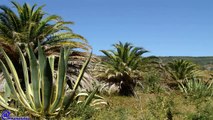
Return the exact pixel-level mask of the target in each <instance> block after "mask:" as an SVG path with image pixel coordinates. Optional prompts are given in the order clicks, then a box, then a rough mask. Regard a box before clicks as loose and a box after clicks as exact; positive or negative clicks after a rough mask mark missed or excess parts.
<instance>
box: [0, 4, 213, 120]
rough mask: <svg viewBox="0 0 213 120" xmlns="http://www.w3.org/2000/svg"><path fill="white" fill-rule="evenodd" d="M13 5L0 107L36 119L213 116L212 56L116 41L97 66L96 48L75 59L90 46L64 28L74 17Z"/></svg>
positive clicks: (1, 15) (7, 18)
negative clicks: (162, 52) (158, 52)
mask: <svg viewBox="0 0 213 120" xmlns="http://www.w3.org/2000/svg"><path fill="white" fill-rule="evenodd" d="M12 4H13V5H14V6H15V9H16V10H17V11H13V10H11V9H10V8H8V7H6V6H3V5H1V6H0V46H1V51H0V67H1V73H0V81H5V83H4V92H3V93H1V94H0V106H1V108H0V111H3V110H5V109H7V110H10V112H12V114H11V116H29V117H30V118H31V119H64V120H67V119H74V120H88V119H92V120H111V119H115V120H212V119H213V113H212V111H213V99H212V98H213V72H212V71H211V69H205V70H204V69H203V68H209V67H210V68H211V65H212V62H213V59H211V57H205V58H196V60H195V59H194V58H191V57H184V58H183V57H181V58H183V59H180V58H179V57H176V58H175V60H171V59H173V58H172V57H159V58H157V57H154V56H151V57H142V55H143V54H144V53H146V52H148V51H147V50H145V49H144V48H142V47H135V46H133V45H132V44H130V43H128V42H126V43H122V42H119V43H117V44H114V45H113V47H114V48H115V50H101V51H102V52H103V53H104V55H105V56H103V57H97V61H96V60H94V61H93V63H90V64H89V62H90V60H91V58H92V53H91V54H90V56H89V57H88V58H87V60H86V61H85V59H77V60H75V62H73V59H70V58H73V57H74V56H75V55H80V56H81V55H83V54H80V52H78V51H74V48H80V49H85V50H88V49H90V47H89V45H88V44H87V41H86V40H85V39H84V38H83V37H82V36H80V35H78V34H75V33H73V32H72V30H71V29H70V28H69V27H67V24H72V22H64V21H63V20H62V19H61V17H59V16H56V15H49V16H47V15H46V14H45V12H44V11H42V8H43V6H40V7H36V5H33V6H32V7H31V6H30V5H28V4H26V3H25V4H24V5H20V4H18V3H16V2H12ZM73 51H74V52H73ZM84 55H85V54H84ZM79 58H80V57H79ZM99 58H100V59H99ZM102 58H104V59H102ZM105 58H106V59H105ZM202 59H203V60H204V59H205V60H204V61H202ZM81 63H83V65H82V64H81ZM198 63H199V65H200V66H199V65H198ZM73 64H75V66H74V67H73ZM88 66H89V69H87V67H88ZM71 73H72V74H71ZM85 77H87V78H85ZM85 79H86V80H85ZM91 83H94V84H91ZM171 83H172V84H175V87H173V86H171ZM2 84H3V83H1V84H0V85H2ZM88 88H89V89H88ZM116 92H118V94H116ZM97 93H100V94H102V95H104V97H102V96H99V95H97ZM133 96H134V97H133Z"/></svg>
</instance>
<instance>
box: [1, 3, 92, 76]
mask: <svg viewBox="0 0 213 120" xmlns="http://www.w3.org/2000/svg"><path fill="white" fill-rule="evenodd" d="M12 4H13V6H14V8H15V10H16V11H13V10H12V9H10V8H9V7H7V6H4V5H0V46H1V47H2V48H3V49H4V50H5V52H6V53H7V54H8V56H9V57H10V59H11V60H12V62H13V63H14V64H15V66H16V69H17V71H19V72H20V74H19V76H20V77H21V78H22V76H23V75H22V72H21V65H20V61H19V56H18V52H17V48H16V47H15V44H18V45H19V47H20V48H21V49H22V50H24V49H23V48H24V46H25V45H26V44H28V45H30V46H31V47H32V48H33V49H34V52H37V47H38V41H39V42H40V43H41V45H42V46H43V48H44V49H45V52H46V54H47V55H50V54H56V55H58V54H59V51H60V49H59V48H60V47H61V46H62V45H64V46H69V47H70V48H72V49H75V48H81V49H84V50H90V46H89V45H88V43H87V40H86V39H84V38H83V37H82V36H80V35H78V34H75V33H73V32H72V30H71V29H70V28H69V27H67V25H70V24H73V22H65V21H63V19H62V18H61V17H60V16H57V15H47V14H46V13H45V12H44V11H43V10H42V9H43V7H44V5H43V6H39V7H37V5H36V4H35V5H33V6H32V7H31V6H30V5H28V4H26V3H25V4H23V5H20V4H18V3H16V2H12ZM72 55H75V56H76V55H77V56H78V55H82V54H80V53H79V52H72V54H71V56H72ZM2 58H3V57H2V55H1V53H0V59H2Z"/></svg>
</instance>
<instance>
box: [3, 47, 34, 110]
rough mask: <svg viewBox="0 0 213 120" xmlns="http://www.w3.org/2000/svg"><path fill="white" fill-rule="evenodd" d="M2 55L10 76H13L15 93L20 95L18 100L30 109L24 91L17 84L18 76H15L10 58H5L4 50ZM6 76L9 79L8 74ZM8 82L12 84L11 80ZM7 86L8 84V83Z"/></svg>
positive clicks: (18, 83)
mask: <svg viewBox="0 0 213 120" xmlns="http://www.w3.org/2000/svg"><path fill="white" fill-rule="evenodd" d="M2 53H3V56H4V58H5V60H6V62H7V64H8V66H9V69H10V71H11V74H12V76H13V78H14V83H15V85H16V89H17V92H18V94H19V95H20V99H21V100H22V102H23V104H24V105H26V106H28V107H30V105H29V103H28V100H27V98H26V96H25V94H24V91H23V90H22V88H21V84H20V82H19V78H18V74H17V72H16V69H15V67H14V65H13V63H12V61H11V60H10V58H9V57H8V56H7V54H6V53H5V52H4V50H2ZM2 67H3V66H2ZM3 69H7V68H6V67H3ZM6 71H7V70H6ZM6 71H5V72H6ZM7 72H8V71H7ZM6 74H8V76H7V78H9V77H10V76H9V73H6ZM7 78H6V79H7ZM8 80H9V81H11V82H12V80H11V79H10V78H9V79H8ZM8 80H7V82H9V81H8ZM8 84H9V83H8Z"/></svg>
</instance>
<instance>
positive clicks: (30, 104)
mask: <svg viewBox="0 0 213 120" xmlns="http://www.w3.org/2000/svg"><path fill="white" fill-rule="evenodd" d="M17 48H18V52H19V55H20V58H21V61H22V68H23V74H24V82H25V86H26V92H25V91H23V89H22V88H21V84H20V80H19V77H18V74H17V71H16V69H15V67H14V65H13V63H12V61H11V60H10V58H9V57H8V56H7V54H6V53H5V52H4V50H2V53H3V55H4V57H5V59H6V62H7V65H8V67H9V69H8V68H7V67H6V66H5V64H4V63H3V62H2V60H0V66H1V68H2V71H3V73H4V77H5V79H6V81H7V83H8V86H9V88H10V90H11V92H12V94H13V95H14V96H15V97H16V99H17V100H18V102H19V103H20V104H21V105H22V106H23V107H24V108H25V109H26V110H27V111H28V113H29V114H30V115H32V116H35V117H42V118H49V117H55V116H57V115H58V114H59V113H61V112H62V111H64V112H65V114H66V113H69V111H68V108H69V106H70V104H72V103H73V102H74V101H75V98H76V97H75V96H76V95H77V96H79V95H78V94H77V88H78V86H79V83H80V81H81V79H82V77H83V74H84V71H85V69H86V67H87V65H88V63H89V61H90V58H91V55H90V57H89V58H88V60H87V61H86V62H85V63H84V65H83V67H82V69H81V71H80V73H79V75H78V78H77V80H76V83H75V85H74V86H73V89H72V90H71V92H68V93H65V88H66V70H67V61H68V56H69V53H70V49H68V48H61V52H60V57H59V60H58V64H57V65H58V70H57V75H56V77H55V76H54V71H55V70H54V60H55V59H54V56H50V57H46V56H45V53H44V51H43V49H42V48H41V46H40V45H39V47H38V59H37V58H36V55H35V54H34V52H33V50H32V48H30V47H27V48H26V51H27V55H28V57H29V70H28V67H27V60H26V59H25V57H24V55H23V53H22V52H21V49H20V48H19V47H17ZM9 71H10V72H9ZM88 96H89V98H88V99H87V101H88V102H87V104H88V103H91V101H92V99H93V98H94V97H95V95H88ZM97 98H99V99H102V98H101V97H97ZM0 105H1V106H3V107H4V108H6V109H9V110H12V111H18V109H17V108H12V107H10V106H8V103H7V102H6V101H5V99H4V98H3V97H1V96H0Z"/></svg>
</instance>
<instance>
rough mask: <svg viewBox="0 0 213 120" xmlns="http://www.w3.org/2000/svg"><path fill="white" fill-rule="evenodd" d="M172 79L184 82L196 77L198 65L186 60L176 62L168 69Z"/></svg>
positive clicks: (168, 66) (169, 65)
mask: <svg viewBox="0 0 213 120" xmlns="http://www.w3.org/2000/svg"><path fill="white" fill-rule="evenodd" d="M166 69H167V71H168V73H169V75H170V78H171V79H173V80H184V79H188V78H192V77H195V75H197V74H196V72H198V69H197V66H196V64H194V63H192V62H189V61H186V60H174V61H172V62H169V63H168V65H167V67H166Z"/></svg>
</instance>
